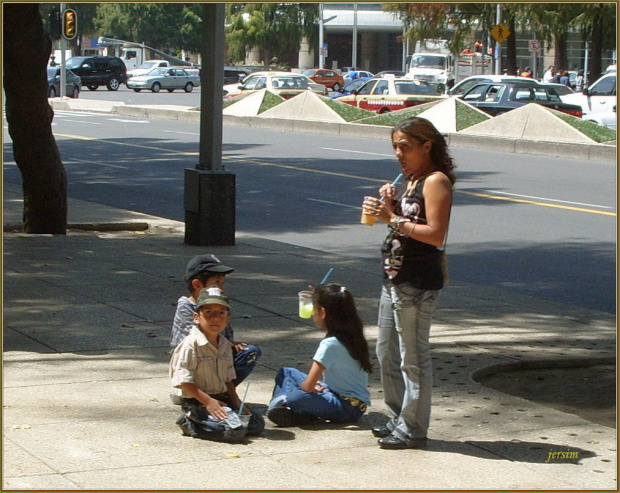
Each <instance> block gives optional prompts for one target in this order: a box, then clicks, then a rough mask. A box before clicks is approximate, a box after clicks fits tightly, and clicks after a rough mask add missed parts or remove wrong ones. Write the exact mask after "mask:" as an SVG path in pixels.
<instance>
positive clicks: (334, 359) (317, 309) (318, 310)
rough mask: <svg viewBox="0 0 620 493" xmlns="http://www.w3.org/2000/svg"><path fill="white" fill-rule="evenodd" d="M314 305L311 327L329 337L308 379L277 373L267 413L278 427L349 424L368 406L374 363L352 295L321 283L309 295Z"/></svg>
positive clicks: (296, 372)
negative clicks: (310, 423)
mask: <svg viewBox="0 0 620 493" xmlns="http://www.w3.org/2000/svg"><path fill="white" fill-rule="evenodd" d="M312 304H313V312H312V317H313V319H314V323H315V324H316V326H317V327H318V328H319V329H322V330H325V331H326V332H327V334H326V335H325V338H324V339H323V340H322V341H321V343H320V344H319V347H318V349H317V351H316V353H315V354H314V357H313V362H312V366H311V367H310V371H309V373H308V374H305V373H302V372H301V371H299V370H297V369H296V368H288V367H284V368H281V369H280V371H279V372H278V375H277V376H276V384H275V388H274V391H273V397H272V400H271V402H270V404H269V408H268V409H267V417H268V418H269V419H270V420H271V421H273V422H274V423H275V424H277V425H278V426H297V425H301V424H306V423H309V422H312V421H318V420H328V421H331V422H334V423H353V422H356V421H357V420H358V419H359V418H360V417H362V415H363V414H364V412H366V409H367V407H368V406H370V392H369V391H368V375H369V373H371V371H372V364H371V363H370V354H369V350H368V342H367V341H366V338H365V337H364V331H363V323H362V320H361V318H360V316H359V314H358V313H357V309H356V307H355V301H354V300H353V296H352V295H351V293H350V292H349V291H348V290H347V288H345V287H344V286H341V285H339V284H335V283H329V284H322V285H321V286H319V287H317V288H316V289H315V290H314V291H313V293H312ZM321 377H322V380H319V379H320V378H321Z"/></svg>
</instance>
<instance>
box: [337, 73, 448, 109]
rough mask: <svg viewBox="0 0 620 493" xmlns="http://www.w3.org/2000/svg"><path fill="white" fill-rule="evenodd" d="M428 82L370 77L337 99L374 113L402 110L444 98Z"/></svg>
mask: <svg viewBox="0 0 620 493" xmlns="http://www.w3.org/2000/svg"><path fill="white" fill-rule="evenodd" d="M444 98H445V96H440V95H439V94H437V91H436V90H435V89H434V88H433V87H432V86H431V85H430V84H429V83H428V82H425V81H422V80H417V79H403V78H390V79H384V78H381V79H377V78H372V79H370V80H369V81H367V82H366V83H365V84H364V85H363V86H362V87H360V88H359V89H356V90H354V91H353V92H352V93H351V94H350V95H348V96H342V97H340V98H338V99H337V101H340V102H341V103H346V104H350V105H352V106H357V107H358V108H362V109H364V110H369V111H375V112H376V113H387V112H389V111H397V110H402V109H404V108H409V107H411V106H416V105H418V104H422V103H428V102H430V101H435V100H438V99H444Z"/></svg>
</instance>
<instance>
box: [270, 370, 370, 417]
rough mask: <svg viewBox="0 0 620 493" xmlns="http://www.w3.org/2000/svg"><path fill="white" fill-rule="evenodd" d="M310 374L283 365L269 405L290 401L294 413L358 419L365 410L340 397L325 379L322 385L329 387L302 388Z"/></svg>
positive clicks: (287, 403)
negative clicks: (318, 390) (328, 385)
mask: <svg viewBox="0 0 620 493" xmlns="http://www.w3.org/2000/svg"><path fill="white" fill-rule="evenodd" d="M307 376H308V375H306V374H305V373H303V372H301V371H299V370H298V369H296V368H289V367H284V368H280V371H278V374H277V375H276V385H275V387H274V389H273V396H272V400H271V403H270V404H269V407H270V408H271V407H274V406H278V405H284V404H286V405H287V406H288V407H289V408H290V409H291V411H293V412H294V413H297V414H302V415H304V414H305V415H307V416H308V417H309V418H311V417H317V418H322V419H327V420H330V421H332V422H335V423H354V422H355V421H357V420H358V419H360V418H361V417H362V415H363V414H364V413H362V412H361V411H360V410H359V409H358V408H356V407H353V406H352V405H351V404H350V403H349V402H347V401H345V400H343V399H341V398H340V397H338V395H336V394H335V393H334V392H332V391H331V390H329V389H328V388H327V386H326V385H325V384H324V383H323V382H321V385H323V386H324V387H326V388H325V390H323V391H321V392H312V393H308V392H306V391H305V390H301V383H302V382H303V381H304V380H305V379H306V378H307ZM310 420H311V419H309V421H310Z"/></svg>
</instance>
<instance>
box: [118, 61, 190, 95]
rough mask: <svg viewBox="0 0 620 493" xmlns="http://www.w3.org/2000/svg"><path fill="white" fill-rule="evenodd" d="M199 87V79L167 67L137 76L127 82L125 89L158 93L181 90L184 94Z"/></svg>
mask: <svg viewBox="0 0 620 493" xmlns="http://www.w3.org/2000/svg"><path fill="white" fill-rule="evenodd" d="M198 86H200V77H198V76H197V75H190V74H188V73H187V72H186V71H185V69H182V68H176V67H171V68H170V67H168V68H154V69H153V70H151V71H150V72H149V73H148V74H146V75H137V76H135V77H131V78H130V79H129V80H128V81H127V87H128V88H129V89H133V90H134V91H136V92H140V91H141V90H142V89H150V90H151V91H153V92H159V91H161V90H162V89H165V90H166V91H168V92H172V91H174V90H175V89H183V90H184V91H185V92H192V91H193V90H194V87H198Z"/></svg>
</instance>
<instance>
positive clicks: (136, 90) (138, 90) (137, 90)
mask: <svg viewBox="0 0 620 493" xmlns="http://www.w3.org/2000/svg"><path fill="white" fill-rule="evenodd" d="M141 90H142V89H134V91H135V92H140V91H141Z"/></svg>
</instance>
